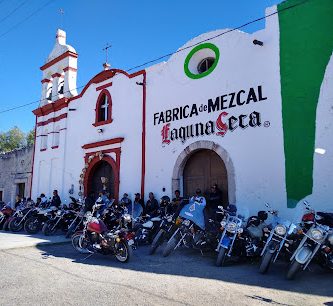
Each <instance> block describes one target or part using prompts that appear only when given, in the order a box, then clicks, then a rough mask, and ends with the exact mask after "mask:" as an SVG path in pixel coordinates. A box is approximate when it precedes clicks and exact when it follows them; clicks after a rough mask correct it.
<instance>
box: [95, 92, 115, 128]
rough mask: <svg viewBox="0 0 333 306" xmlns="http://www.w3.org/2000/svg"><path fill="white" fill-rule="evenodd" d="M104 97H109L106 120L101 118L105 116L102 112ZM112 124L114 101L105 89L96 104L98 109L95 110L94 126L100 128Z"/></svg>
mask: <svg viewBox="0 0 333 306" xmlns="http://www.w3.org/2000/svg"><path fill="white" fill-rule="evenodd" d="M104 96H107V99H108V104H109V106H108V114H107V119H106V120H100V118H102V117H103V114H101V112H102V111H103V109H102V103H103V102H104ZM111 122H112V99H111V95H110V92H109V91H108V90H106V89H103V90H102V91H101V92H100V94H99V95H98V98H97V102H96V108H95V122H94V123H93V126H100V125H105V124H109V123H111Z"/></svg>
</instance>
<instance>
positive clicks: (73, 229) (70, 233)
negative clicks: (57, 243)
mask: <svg viewBox="0 0 333 306" xmlns="http://www.w3.org/2000/svg"><path fill="white" fill-rule="evenodd" d="M77 226H78V224H77V223H73V224H72V225H71V226H70V227H69V228H68V231H67V233H66V236H65V237H66V238H69V237H70V236H71V235H72V234H73V233H74V232H75V231H76V228H77Z"/></svg>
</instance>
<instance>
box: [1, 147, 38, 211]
mask: <svg viewBox="0 0 333 306" xmlns="http://www.w3.org/2000/svg"><path fill="white" fill-rule="evenodd" d="M32 152H33V147H26V148H22V149H18V150H14V151H12V152H9V153H5V154H1V155H0V193H1V192H2V201H4V202H5V203H8V202H11V204H12V205H13V204H14V203H15V196H16V195H17V194H18V193H19V184H24V196H25V197H29V196H30V189H31V176H32V173H31V169H32ZM22 186H23V185H21V187H22Z"/></svg>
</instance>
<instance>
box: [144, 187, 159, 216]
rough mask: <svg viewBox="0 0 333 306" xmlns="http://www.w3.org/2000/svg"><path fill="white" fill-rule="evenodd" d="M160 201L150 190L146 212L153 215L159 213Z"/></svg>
mask: <svg viewBox="0 0 333 306" xmlns="http://www.w3.org/2000/svg"><path fill="white" fill-rule="evenodd" d="M158 208H159V206H158V202H157V200H156V199H155V196H154V194H153V193H152V192H149V200H148V201H147V202H146V207H145V214H146V215H149V216H151V217H154V216H157V215H158Z"/></svg>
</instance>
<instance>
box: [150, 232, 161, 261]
mask: <svg viewBox="0 0 333 306" xmlns="http://www.w3.org/2000/svg"><path fill="white" fill-rule="evenodd" d="M163 236H164V231H163V230H159V232H158V233H157V235H156V236H155V238H154V240H153V242H152V243H151V246H150V250H149V255H153V254H154V253H155V251H156V250H157V248H158V247H159V246H160V245H161V244H162V242H163Z"/></svg>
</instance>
